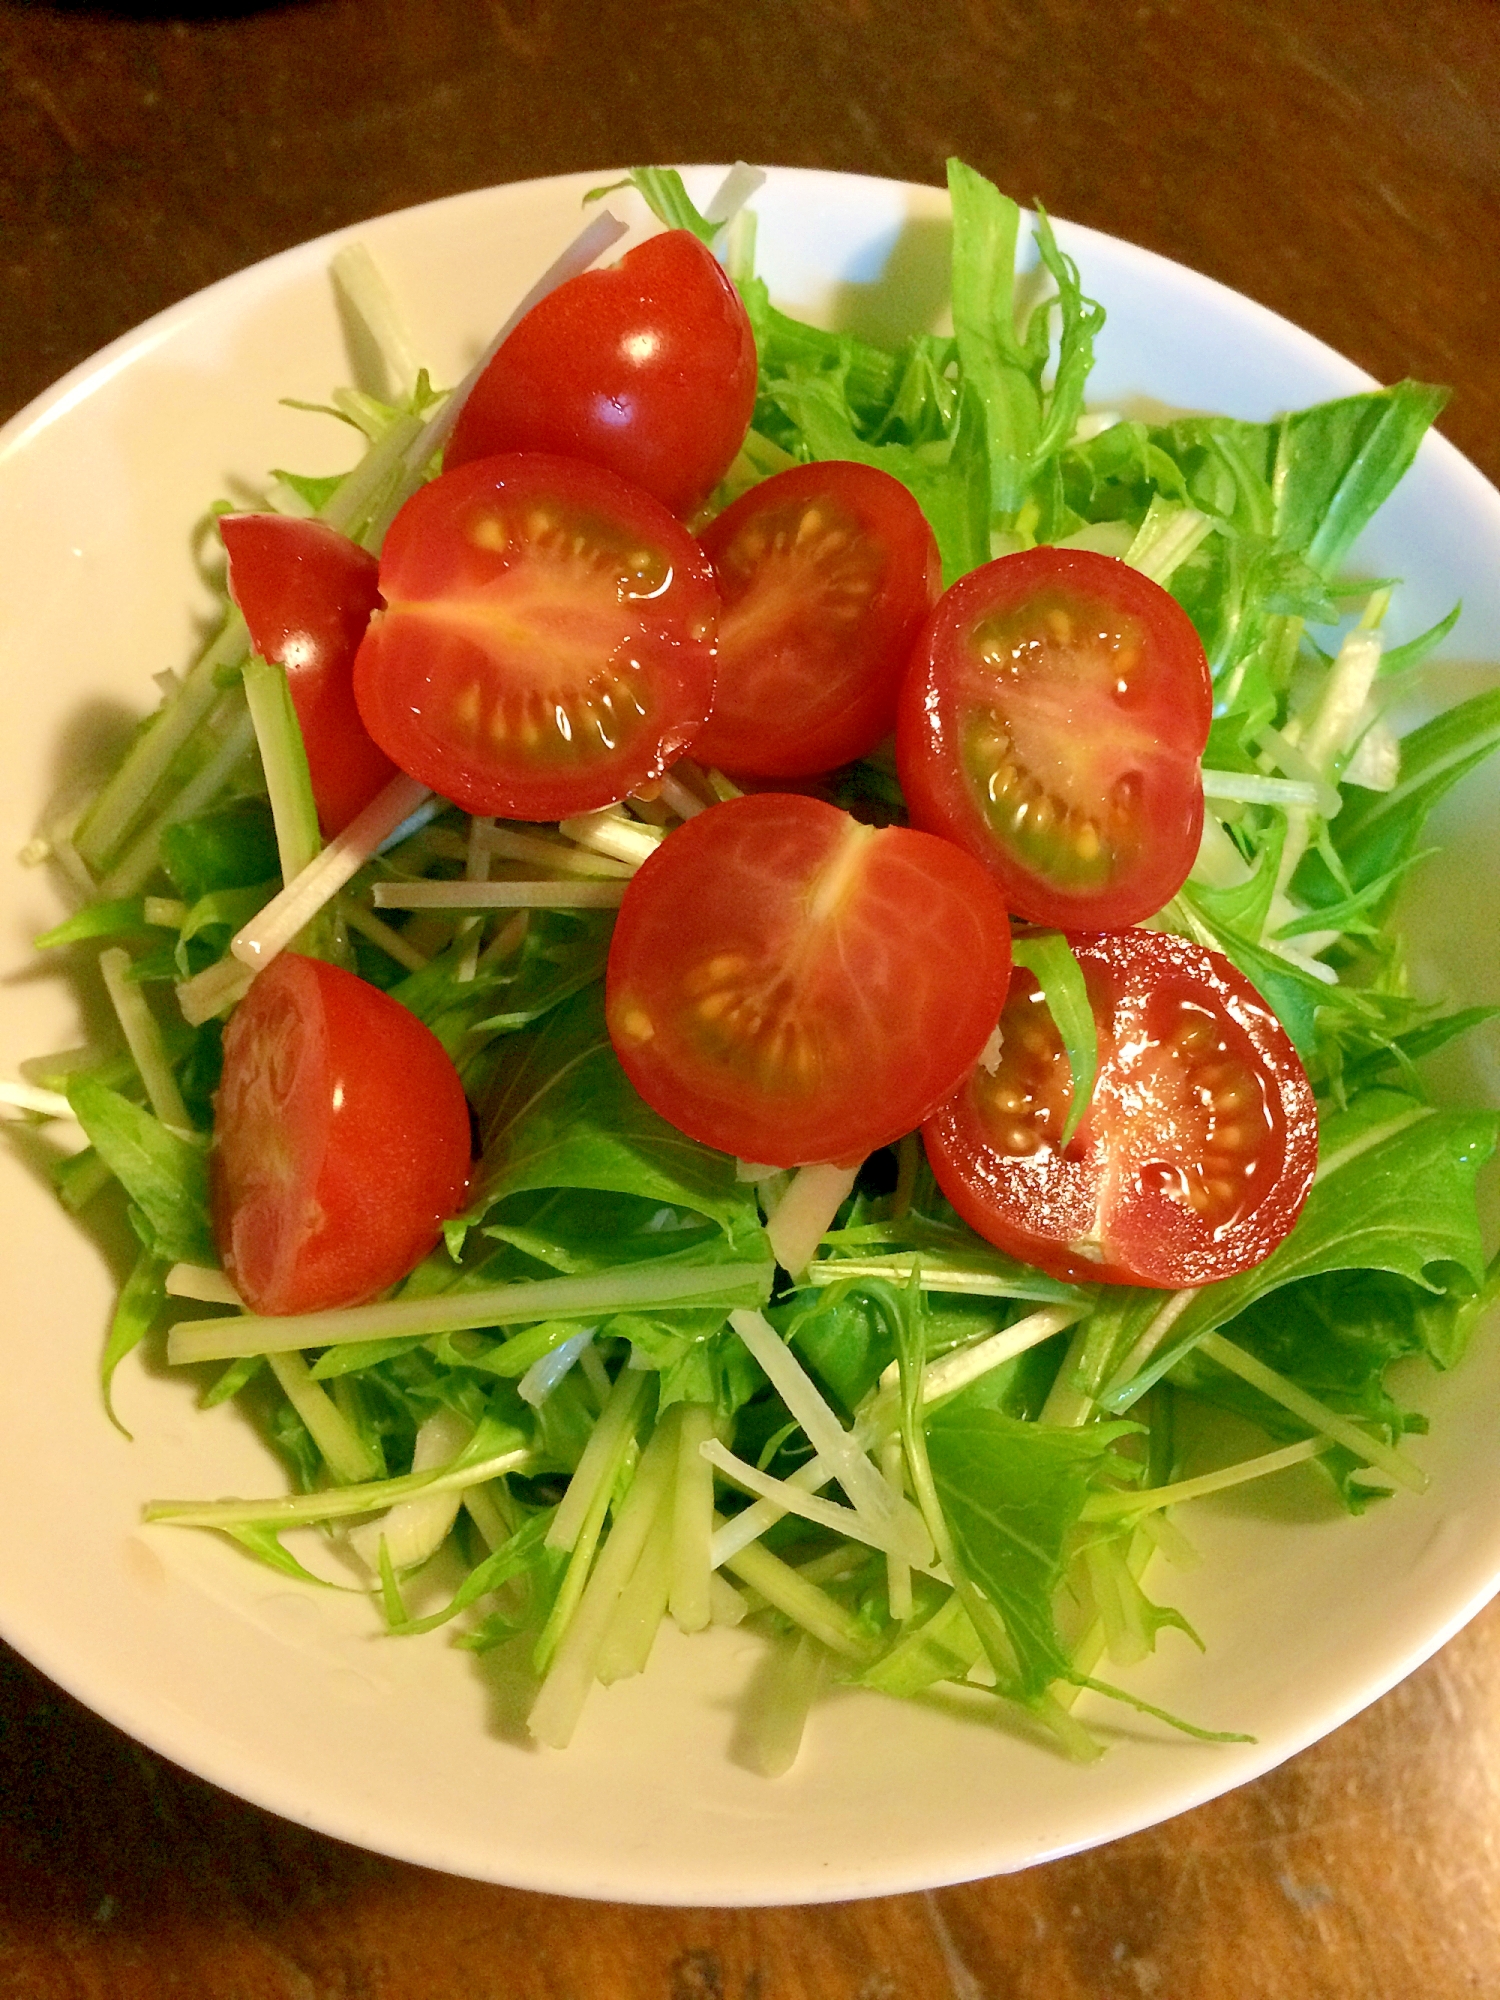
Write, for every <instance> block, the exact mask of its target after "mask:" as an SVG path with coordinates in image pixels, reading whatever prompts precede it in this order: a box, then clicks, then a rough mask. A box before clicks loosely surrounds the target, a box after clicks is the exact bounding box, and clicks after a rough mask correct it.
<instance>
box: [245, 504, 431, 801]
mask: <svg viewBox="0 0 1500 2000" xmlns="http://www.w3.org/2000/svg"><path fill="white" fill-rule="evenodd" d="M219 534H220V536H221V537H222V539H223V543H224V552H225V554H226V555H227V556H228V558H229V595H230V596H231V597H232V598H233V599H234V601H235V603H236V604H237V605H238V606H239V608H240V610H241V611H242V612H243V614H244V618H245V623H246V625H247V626H248V627H249V631H250V644H251V645H252V646H253V647H254V649H255V651H256V652H257V653H258V654H259V655H260V657H261V658H262V659H263V660H275V661H277V662H278V663H279V664H280V665H281V666H283V667H285V668H286V677H287V686H288V688H289V689H290V691H291V696H292V706H293V707H294V708H295V709H296V711H297V721H298V723H299V724H300V725H301V729H302V742H303V745H304V747H305V749H306V751H307V768H308V773H309V775H310V777H311V778H312V789H313V799H314V801H315V803H316V805H317V808H318V824H319V826H320V827H321V828H322V829H323V834H324V837H325V838H326V839H332V837H333V835H334V834H336V833H339V832H341V831H342V830H343V829H344V827H346V826H347V825H348V824H349V822H350V820H351V819H353V818H354V817H355V815H356V814H357V813H359V812H361V811H362V810H363V808H364V807H365V806H367V805H368V804H369V803H370V801H371V799H373V798H374V796H375V794H376V793H377V792H378V791H380V790H382V789H383V787H384V786H385V785H387V784H388V783H389V782H390V780H391V779H392V778H393V777H394V776H395V775H396V767H395V765H394V764H393V763H392V762H391V760H390V758H389V757H387V756H386V754H385V752H384V751H383V750H381V749H379V748H378V747H377V745H376V744H374V743H372V742H371V740H370V736H369V733H368V731H367V730H366V729H365V726H364V724H363V723H362V722H361V721H360V719H359V709H358V708H357V707H356V705H355V701H354V678H353V676H354V655H355V653H356V652H357V651H358V649H359V642H360V640H361V639H362V638H363V637H364V635H365V627H366V626H367V625H368V624H369V622H370V615H371V613H372V612H373V611H374V610H375V607H376V606H377V605H378V604H379V602H380V589H379V581H378V575H379V564H378V563H377V562H376V560H375V558H374V556H372V555H370V554H369V553H368V551H367V550H365V549H362V548H361V547H360V546H359V544H358V543H357V542H351V541H350V539H349V537H348V536H347V535H341V534H339V533H338V531H337V530H336V529H334V528H330V527H328V526H327V525H326V523H324V522H322V521H298V520H293V519H292V518H291V517H290V516H289V515H285V514H226V515H225V516H224V517H223V519H222V520H221V521H220V522H219Z"/></svg>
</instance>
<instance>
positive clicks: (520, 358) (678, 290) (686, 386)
mask: <svg viewBox="0 0 1500 2000" xmlns="http://www.w3.org/2000/svg"><path fill="white" fill-rule="evenodd" d="M755 375H756V354H755V336H754V334H753V333H752V332H751V329H750V320H749V317H748V315H747V314H746V311H745V308H744V306H743V305H742V304H741V302H740V296H739V294H738V292H736V291H735V289H734V286H733V285H732V284H730V282H729V280H728V278H726V277H725V275H724V273H723V271H722V270H721V269H720V268H719V265H718V263H717V262H716V261H715V259H714V257H713V255H712V253H711V252H710V251H709V250H708V249H707V248H706V247H705V245H703V244H702V243H700V242H699V240H698V238H697V237H696V236H693V235H692V234H690V233H689V232H688V231H687V230H685V229H672V230H668V231H667V232H666V233H665V234H663V235H660V236H653V237H650V238H649V239H648V240H647V241H646V242H644V243H642V244H639V245H638V246H637V247H636V248H635V249H634V250H630V251H627V252H626V254H625V256H624V257H623V258H622V259H621V260H620V262H619V263H618V264H616V265H614V266H612V267H611V268H610V269H608V270H605V271H585V272H583V273H582V275H581V276H579V277H576V278H570V279H568V280H567V282H566V283H565V284H562V285H559V286H558V288H557V290H556V291H554V292H550V293H548V295H547V297H546V298H544V299H542V300H541V301H540V303H539V304H537V305H535V306H533V307H532V309H531V311H530V312H529V313H527V315H526V317H525V318H524V319H523V320H522V321H521V322H520V324H519V325H518V326H517V327H516V328H515V329H514V331H513V332H512V333H511V334H510V335H509V336H508V337H507V339H506V341H505V343H504V345H503V346H502V347H501V348H500V350H499V352H498V353H497V354H496V355H495V357H494V359H493V360H492V361H491V362H490V364H489V366H488V367H487V368H486V369H485V371H484V373H483V374H482V375H481V376H480V378H479V380H478V381H477V382H476V383H475V385H474V387H473V389H472V390H471V391H470V392H469V396H468V399H467V401H466V402H465V404H464V406H463V409H462V410H461V411H460V413H459V417H458V421H457V423H456V424H455V425H454V428H453V435H452V437H451V439H450V440H449V443H448V449H447V452H446V454H445V456H444V464H445V466H446V467H448V468H449V469H451V468H453V467H454V466H459V465H466V464H468V462H469V461H470V460H471V459H475V458H489V457H491V456H492V455H493V454H495V453H496V452H511V451H546V452H555V453H558V454H560V455H561V456H563V457H565V458H584V459H587V460H588V461H589V462H590V463H591V464H594V465H603V466H607V467H608V468H609V470H610V471H611V472H617V473H618V474H619V475H620V477H621V478H622V479H628V480H630V481H632V482H633V483H634V484H635V485H637V486H641V487H644V488H645V490H646V491H647V492H648V493H650V494H653V495H654V496H655V498H656V499H658V500H659V501H660V502H661V503H662V505H663V506H664V507H666V508H668V509H670V511H671V512H672V513H674V514H678V515H687V514H689V513H691V512H692V510H693V509H694V508H695V507H697V506H698V505H699V504H700V502H702V501H703V500H705V499H707V497H708V495H709V494H710V493H712V491H713V489H714V488H715V487H716V486H717V485H718V483H719V481H720V480H721V479H722V478H723V477H724V474H725V473H726V472H727V471H728V470H729V467H730V465H731V464H732V463H733V461H734V457H735V454H736V453H737V452H738V450H739V448H740V446H741V445H742V444H743V443H744V441H745V432H746V431H747V430H748V429H749V427H750V417H751V414H752V412H753V410H754V408H755Z"/></svg>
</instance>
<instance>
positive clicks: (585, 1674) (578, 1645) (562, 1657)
mask: <svg viewBox="0 0 1500 2000" xmlns="http://www.w3.org/2000/svg"><path fill="white" fill-rule="evenodd" d="M676 1445H677V1439H676V1434H675V1426H673V1425H670V1424H662V1425H658V1427H657V1429H656V1430H655V1432H654V1433H653V1434H652V1437H651V1441H650V1443H649V1444H648V1445H647V1446H646V1449H645V1450H644V1451H643V1452H642V1453H641V1462H640V1464H639V1466H638V1467H637V1468H636V1475H635V1478H634V1479H633V1480H632V1481H631V1485H630V1491H629V1492H628V1493H627V1494H626V1496H625V1499H624V1503H623V1504H622V1506H621V1508H620V1511H619V1513H618V1514H617V1515H616V1517H615V1524H614V1526H613V1528H612V1529H611V1530H610V1534H609V1539H608V1541H606V1543H605V1544H604V1549H603V1552H602V1554H601V1555H600V1557H599V1560H598V1562H597V1563H596V1564H595V1566H594V1570H593V1574H592V1575H591V1576H590V1577H589V1580H588V1583H587V1585H586V1587H585V1589H584V1592H583V1595H582V1597H581V1598H580V1599H579V1602H578V1609H577V1611H576V1612H575V1613H574V1615H573V1618H572V1620H571V1622H570V1623H569V1625H568V1628H567V1631H566V1632H565V1633H564V1634H563V1637H562V1640H561V1642H560V1643H559V1645H558V1647H557V1652H556V1654H555V1656H554V1658H553V1661H552V1665H551V1667H550V1668H549V1670H548V1673H547V1677H546V1679H545V1680H544V1681H543V1682H542V1685H541V1688H540V1689H539V1691H538V1693H537V1698H536V1700H535V1702H533V1704H532V1708H531V1713H530V1715H529V1716H528V1717H527V1727H528V1728H529V1729H530V1731H531V1733H532V1735H533V1736H534V1737H536V1739H537V1740H538V1742H540V1743H548V1744H550V1745H551V1746H552V1747H553V1749H555V1750H563V1749H566V1747H567V1745H568V1743H569V1742H570V1740H571V1739H572V1735H573V1731H574V1729H575V1728H576V1727H577V1724H578V1718H579V1716H580V1715H581V1714H582V1712H583V1704H584V1702H585V1700H586V1699H587V1698H588V1691H589V1688H590V1686H591V1685H592V1683H593V1681H594V1679H595V1676H596V1672H597V1666H598V1658H599V1651H600V1647H601V1646H602V1645H603V1642H604V1637H605V1634H606V1632H607V1631H608V1629H609V1625H610V1620H611V1619H612V1618H613V1616H614V1613H615V1608H616V1606H617V1605H618V1603H619V1601H620V1596H621V1593H622V1592H623V1591H624V1589H625V1586H626V1584H627V1583H628V1582H629V1580H630V1577H631V1573H632V1572H633V1570H634V1569H635V1566H636V1564H637V1563H638V1562H639V1561H640V1558H641V1552H642V1550H643V1549H644V1547H645V1544H646V1537H647V1536H648V1535H649V1534H650V1532H651V1526H652V1523H653V1522H654V1520H655V1519H656V1516H657V1512H658V1509H659V1508H660V1506H661V1504H662V1502H663V1500H664V1498H666V1497H667V1495H668V1494H669V1492H670V1488H671V1480H672V1472H673V1468H674V1466H675V1464H676Z"/></svg>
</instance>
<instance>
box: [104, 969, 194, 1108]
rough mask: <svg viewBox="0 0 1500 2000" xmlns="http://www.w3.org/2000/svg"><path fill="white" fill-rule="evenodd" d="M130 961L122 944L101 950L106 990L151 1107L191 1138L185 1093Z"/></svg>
mask: <svg viewBox="0 0 1500 2000" xmlns="http://www.w3.org/2000/svg"><path fill="white" fill-rule="evenodd" d="M130 963H131V961H130V953H129V952H128V951H125V950H124V949H123V948H122V947H121V946H119V945H110V946H109V947H108V948H107V949H106V950H104V951H101V952H100V954H99V970H100V972H101V973H102V975H103V977H104V987H105V991H106V992H107V993H108V994H109V998H110V1004H111V1005H112V1006H113V1008H114V1010H115V1014H116V1017H117V1018H118V1020H119V1023H120V1027H121V1029H122V1031H123V1033H124V1036H125V1041H126V1045H127V1046H128V1048H129V1050H130V1053H131V1055H132V1056H133V1057H134V1059H135V1066H136V1068H137V1069H138V1070H139V1071H140V1073H141V1082H142V1083H143V1084H144V1085H145V1086H146V1096H147V1098H148V1100H149V1101H150V1105H151V1109H152V1110H153V1111H154V1112H155V1113H156V1116H157V1117H158V1118H159V1119H160V1120H161V1122H162V1124H163V1125H165V1126H166V1127H167V1128H168V1129H169V1130H170V1131H173V1132H176V1133H177V1134H178V1136H179V1137H180V1138H183V1139H190V1138H192V1137H193V1129H194V1128H193V1121H192V1119H191V1118H190V1117H189V1116H188V1108H187V1106H186V1105H185V1104H184V1103H183V1101H182V1092H181V1091H180V1090H179V1089H178V1088H177V1079H176V1077H175V1076H173V1074H172V1065H171V1063H170V1062H168V1060H167V1051H166V1048H165V1046H164V1045H163V1043H162V1038H161V1029H160V1027H159V1026H158V1025H157V1020H156V1016H155V1015H154V1014H153V1013H152V1011H151V1007H150V1003H149V1002H148V1000H147V999H146V996H145V994H144V993H143V992H142V990H141V988H140V987H139V986H138V985H136V984H135V983H134V981H132V979H131V977H130Z"/></svg>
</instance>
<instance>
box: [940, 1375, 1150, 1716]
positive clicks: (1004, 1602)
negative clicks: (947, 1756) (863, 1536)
mask: <svg viewBox="0 0 1500 2000" xmlns="http://www.w3.org/2000/svg"><path fill="white" fill-rule="evenodd" d="M1127 1428H1128V1427H1127V1426H1125V1425H1121V1424H1113V1423H1104V1424H1090V1425H1087V1426H1085V1427H1084V1428H1082V1429H1079V1430H1065V1429H1062V1428H1060V1427H1058V1426H1055V1425H1050V1424H1046V1425H1044V1424H1035V1423H1025V1422H1020V1421H1018V1420H1017V1419H1015V1418H1014V1417H1008V1416H1006V1415H1005V1414H1004V1413H1003V1412H1001V1411H999V1410H994V1409H985V1408H982V1407H974V1406H973V1405H972V1404H970V1403H969V1402H968V1400H967V1399H966V1398H964V1397H957V1398H955V1400H954V1401H953V1402H952V1403H950V1404H948V1405H947V1406H946V1407H945V1408H944V1409H941V1410H939V1411H938V1412H937V1413H936V1415H935V1416H933V1417H931V1418H930V1419H929V1420H928V1424H927V1452H928V1457H929V1459H930V1461H931V1465H932V1475H933V1479H934V1481H935V1482H936V1485H937V1490H938V1497H939V1499H940V1500H941V1501H942V1503H943V1513H944V1515H945V1516H946V1517H947V1521H948V1525H949V1527H950V1529H951V1531H952V1534H953V1538H954V1541H955V1543H956V1544H957V1547H958V1552H959V1555H960V1557H961V1559H962V1562H963V1565H964V1568H965V1569H966V1570H967V1572H968V1574H969V1576H970V1578H971V1579H972V1580H973V1582H974V1583H976V1584H977V1585H978V1586H979V1588H980V1589H981V1590H982V1591H983V1592H984V1594H985V1596H986V1597H987V1598H988V1599H989V1601H990V1603H991V1604H993V1605H994V1607H995V1608H996V1610H997V1611H999V1613H1000V1615H1001V1617H1002V1618H1003V1619H1004V1621H1005V1629H1006V1632H1007V1633H1008V1634H1009V1636H1010V1641H1011V1645H1012V1646H1013V1647H1014V1649H1015V1653H1016V1659H1017V1663H1018V1669H1019V1692H1020V1694H1021V1696H1022V1698H1023V1699H1028V1700H1030V1699H1035V1698H1036V1697H1037V1696H1039V1695H1041V1694H1043V1693H1045V1691H1046V1689H1047V1688H1048V1686H1049V1685H1050V1684H1051V1683H1052V1682H1053V1681H1055V1680H1060V1679H1065V1678H1067V1677H1068V1676H1069V1675H1070V1674H1071V1673H1072V1661H1071V1659H1070V1658H1069V1655H1068V1652H1067V1648H1066V1647H1065V1646H1064V1645H1063V1643H1062V1640H1061V1638H1060V1637H1059V1636H1058V1631H1057V1625H1056V1620H1055V1616H1054V1611H1053V1604H1054V1599H1055V1596H1056V1593H1057V1589H1058V1586H1059V1585H1060V1584H1061V1582H1062V1578H1063V1572H1064V1570H1065V1568H1066V1565H1067V1557H1068V1536H1069V1534H1070V1532H1071V1530H1072V1529H1073V1528H1074V1527H1075V1526H1076V1525H1077V1522H1078V1519H1079V1517H1080V1515H1081V1514H1082V1511H1083V1503H1084V1500H1085V1499H1086V1498H1087V1495H1088V1491H1089V1485H1090V1481H1091V1480H1092V1479H1093V1477H1094V1475H1095V1474H1096V1473H1097V1472H1098V1471H1099V1469H1100V1466H1101V1464H1102V1462H1103V1460H1104V1458H1105V1456H1106V1455H1107V1454H1108V1452H1109V1451H1110V1449H1111V1447H1112V1446H1113V1444H1114V1442H1115V1440H1116V1439H1117V1438H1119V1437H1120V1436H1122V1435H1123V1434H1124V1432H1125V1430H1126V1429H1127Z"/></svg>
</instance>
